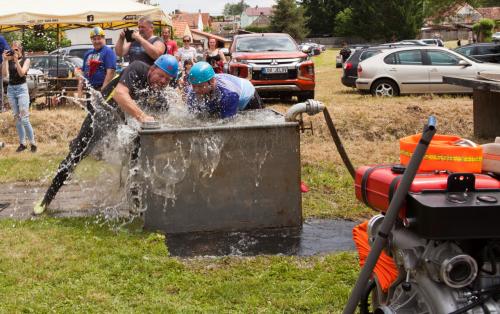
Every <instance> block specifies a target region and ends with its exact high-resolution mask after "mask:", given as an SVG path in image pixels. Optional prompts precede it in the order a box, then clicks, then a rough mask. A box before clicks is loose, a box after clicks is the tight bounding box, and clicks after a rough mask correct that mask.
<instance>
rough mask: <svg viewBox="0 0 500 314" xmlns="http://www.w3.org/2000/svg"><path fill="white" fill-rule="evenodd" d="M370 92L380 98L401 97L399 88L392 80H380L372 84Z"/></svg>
mask: <svg viewBox="0 0 500 314" xmlns="http://www.w3.org/2000/svg"><path fill="white" fill-rule="evenodd" d="M370 92H371V93H372V95H373V96H380V97H393V96H399V87H398V85H397V84H396V83H395V82H394V81H392V80H388V79H380V80H377V81H375V83H373V84H372V87H371V88H370Z"/></svg>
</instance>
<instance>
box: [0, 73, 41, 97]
mask: <svg viewBox="0 0 500 314" xmlns="http://www.w3.org/2000/svg"><path fill="white" fill-rule="evenodd" d="M8 83H9V78H8V77H3V84H4V93H5V94H6V93H7V84H8ZM26 83H27V84H28V93H29V95H30V102H34V101H35V99H36V98H37V97H40V96H43V95H44V93H45V91H46V90H47V85H48V81H47V75H45V74H44V73H43V72H42V71H40V70H38V69H33V68H30V69H28V73H27V74H26ZM4 101H8V99H7V97H6V96H5V95H4Z"/></svg>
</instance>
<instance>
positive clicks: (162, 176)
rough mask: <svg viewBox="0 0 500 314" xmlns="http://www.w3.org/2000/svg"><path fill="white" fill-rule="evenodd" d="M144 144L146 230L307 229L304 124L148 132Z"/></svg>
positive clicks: (143, 168)
mask: <svg viewBox="0 0 500 314" xmlns="http://www.w3.org/2000/svg"><path fill="white" fill-rule="evenodd" d="M267 111H268V112H269V114H270V115H276V114H277V113H276V112H274V111H271V110H267ZM140 144H141V152H140V157H139V158H140V169H142V170H141V177H142V179H141V186H142V193H141V195H140V198H141V203H142V204H143V208H144V210H145V211H144V220H145V226H144V227H145V229H148V230H154V231H160V232H164V233H186V232H199V231H243V230H255V229H265V228H283V227H300V226H301V225H302V207H301V203H302V199H301V191H300V179H301V171H300V137H299V128H298V123H296V122H285V120H284V119H283V121H282V122H278V123H275V122H273V123H266V122H263V123H262V124H260V125H255V124H254V125H230V124H229V125H217V126H211V127H192V128H176V129H172V128H160V129H153V130H148V129H143V130H141V131H140Z"/></svg>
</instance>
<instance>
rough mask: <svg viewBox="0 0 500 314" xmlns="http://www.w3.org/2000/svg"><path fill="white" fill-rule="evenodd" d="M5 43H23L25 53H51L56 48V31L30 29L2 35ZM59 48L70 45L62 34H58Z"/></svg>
mask: <svg viewBox="0 0 500 314" xmlns="http://www.w3.org/2000/svg"><path fill="white" fill-rule="evenodd" d="M3 35H4V37H5V39H6V40H7V42H8V43H9V45H10V44H12V42H13V41H14V40H20V41H21V42H22V43H23V48H24V50H25V51H52V50H54V49H56V48H57V30H55V29H49V30H43V29H31V28H27V29H25V30H24V32H22V31H15V32H10V33H5V34H3ZM59 38H60V43H59V46H60V47H67V46H70V45H71V41H70V40H69V39H67V38H66V37H65V36H64V32H62V31H61V32H60V33H59Z"/></svg>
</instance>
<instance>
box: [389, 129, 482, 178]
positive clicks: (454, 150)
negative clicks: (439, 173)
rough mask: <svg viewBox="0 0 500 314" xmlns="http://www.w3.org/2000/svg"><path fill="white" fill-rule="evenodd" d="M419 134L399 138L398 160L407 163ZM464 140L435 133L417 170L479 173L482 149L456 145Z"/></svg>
mask: <svg viewBox="0 0 500 314" xmlns="http://www.w3.org/2000/svg"><path fill="white" fill-rule="evenodd" d="M421 136H422V135H421V134H415V135H412V136H408V137H404V138H402V139H400V140H399V148H400V155H399V156H400V162H401V163H402V164H403V165H408V163H409V162H410V158H411V155H412V154H413V152H414V150H415V147H416V146H417V144H418V141H420V137H421ZM459 141H465V140H463V139H462V138H460V137H458V136H452V135H440V134H436V135H434V137H433V138H432V141H431V143H430V144H429V148H428V149H427V152H426V154H425V156H424V160H423V161H422V163H421V164H420V167H419V168H418V171H419V172H423V171H434V170H448V171H451V172H470V173H481V166H482V161H483V150H482V148H481V146H476V147H471V146H462V145H457V142H459Z"/></svg>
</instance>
